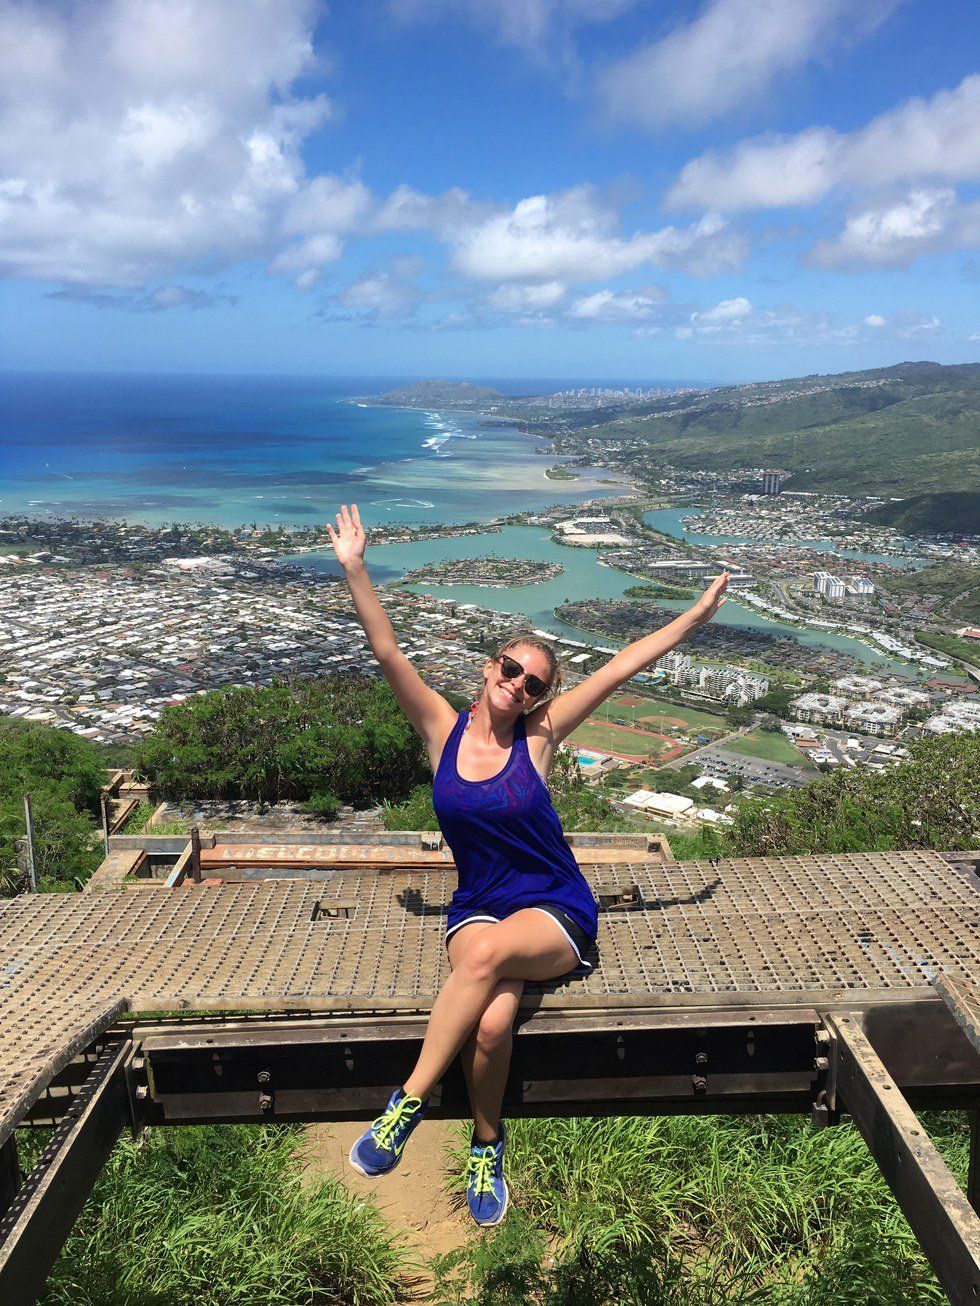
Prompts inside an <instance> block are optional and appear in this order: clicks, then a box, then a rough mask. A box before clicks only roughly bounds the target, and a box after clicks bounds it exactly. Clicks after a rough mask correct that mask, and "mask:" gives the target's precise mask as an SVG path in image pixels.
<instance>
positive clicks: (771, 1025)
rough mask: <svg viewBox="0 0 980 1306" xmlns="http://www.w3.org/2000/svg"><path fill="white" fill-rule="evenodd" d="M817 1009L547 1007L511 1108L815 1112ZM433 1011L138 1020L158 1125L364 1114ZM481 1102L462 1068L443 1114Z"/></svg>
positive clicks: (528, 1042) (515, 1083) (525, 1033)
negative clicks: (392, 1015)
mask: <svg viewBox="0 0 980 1306" xmlns="http://www.w3.org/2000/svg"><path fill="white" fill-rule="evenodd" d="M818 1026H819V1018H818V1017H817V1014H816V1012H814V1011H812V1010H810V1011H807V1010H805V1009H804V1010H802V1011H800V1012H798V1013H789V1012H786V1013H770V1014H768V1015H767V1016H766V1018H764V1019H760V1018H759V1017H758V1016H748V1015H746V1013H744V1012H743V1013H738V1012H690V1013H689V1012H673V1013H666V1012H659V1013H658V1012H644V1013H618V1017H617V1018H616V1019H615V1020H614V1021H613V1022H609V1020H608V1017H606V1018H602V1017H600V1018H599V1019H598V1020H589V1019H588V1017H587V1016H585V1015H583V1014H582V1013H576V1014H574V1015H573V1014H569V1015H566V1016H548V1015H546V1014H544V1013H539V1014H536V1015H534V1016H533V1018H531V1019H526V1020H524V1021H523V1022H522V1023H521V1024H519V1026H518V1030H517V1037H516V1038H515V1040H514V1053H513V1058H512V1063H511V1075H510V1078H509V1080H508V1084H507V1089H506V1094H505V1099H504V1100H505V1108H506V1110H507V1111H508V1112H509V1113H510V1114H511V1115H547V1114H553V1115H575V1114H583V1113H587V1114H592V1113H593V1112H595V1111H596V1110H597V1109H600V1107H602V1106H603V1105H604V1104H614V1107H615V1110H616V1111H617V1113H618V1114H631V1113H641V1114H645V1113H647V1112H649V1111H650V1110H656V1111H661V1110H669V1111H678V1110H687V1111H728V1110H738V1109H743V1110H746V1109H750V1108H754V1109H755V1110H762V1109H783V1110H787V1109H795V1110H797V1111H807V1110H809V1107H810V1105H811V1103H812V1102H813V1100H814V1098H815V1096H816V1094H817V1092H818V1091H819V1088H820V1087H821V1085H822V1078H821V1074H822V1072H821V1070H820V1068H819V1067H818V1065H817V1057H818V1055H820V1052H821V1049H820V1048H819V1047H818V1042H817V1032H818ZM424 1033H425V1021H424V1020H420V1019H415V1020H405V1019H401V1020H397V1022H396V1021H393V1020H379V1019H377V1018H373V1019H372V1018H361V1019H351V1018H349V1017H346V1018H345V1017H336V1018H334V1019H332V1020H330V1019H327V1020H324V1019H320V1020H311V1021H309V1022H303V1023H297V1022H289V1023H275V1022H267V1023H263V1024H260V1025H256V1026H250V1025H248V1024H247V1023H239V1024H237V1025H236V1024H235V1023H233V1022H229V1026H228V1027H227V1028H224V1029H222V1028H217V1027H215V1025H213V1024H206V1025H203V1026H201V1027H199V1028H197V1029H194V1028H187V1027H171V1028H170V1030H165V1031H161V1030H152V1031H146V1032H143V1031H136V1033H135V1037H136V1038H137V1039H138V1040H139V1044H140V1053H141V1054H142V1058H143V1063H144V1066H145V1075H146V1078H145V1087H146V1101H145V1103H144V1109H145V1113H146V1114H145V1119H146V1120H147V1122H148V1123H174V1124H177V1123H191V1122H196V1121H203V1120H207V1119H222V1120H235V1119H244V1120H262V1119H266V1120H268V1119H278V1120H311V1119H343V1118H348V1119H361V1118H363V1117H364V1116H365V1114H368V1115H371V1114H376V1112H377V1105H378V1100H379V1098H381V1097H384V1096H386V1095H387V1093H388V1092H389V1091H390V1089H391V1087H392V1086H393V1085H395V1084H397V1083H398V1082H400V1080H403V1079H404V1078H405V1077H406V1076H407V1075H408V1073H409V1072H410V1071H411V1068H412V1066H413V1064H414V1062H415V1060H416V1058H417V1056H418V1052H419V1049H420V1047H421V1042H422V1038H423V1036H424ZM468 1113H469V1104H468V1098H467V1094H466V1089H465V1085H464V1083H463V1079H462V1076H461V1074H460V1073H459V1071H458V1067H455V1066H454V1067H453V1068H452V1069H451V1071H450V1073H448V1074H447V1075H446V1077H445V1079H444V1081H443V1083H442V1085H441V1086H440V1088H439V1089H438V1090H437V1091H436V1092H435V1093H434V1094H433V1097H432V1100H431V1103H430V1114H432V1115H440V1116H447V1117H451V1116H459V1115H467V1114H468Z"/></svg>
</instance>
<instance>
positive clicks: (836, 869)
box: [0, 852, 980, 1143]
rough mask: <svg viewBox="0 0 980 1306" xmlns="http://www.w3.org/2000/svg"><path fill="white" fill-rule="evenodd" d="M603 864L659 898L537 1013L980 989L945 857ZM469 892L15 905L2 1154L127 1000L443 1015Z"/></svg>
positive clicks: (8, 923) (623, 916)
mask: <svg viewBox="0 0 980 1306" xmlns="http://www.w3.org/2000/svg"><path fill="white" fill-rule="evenodd" d="M586 855H587V854H585V853H584V852H583V854H582V860H583V862H584V861H585V857H586ZM584 869H585V872H586V875H587V876H588V877H589V878H590V879H591V880H592V881H593V883H597V882H602V883H604V884H609V883H610V882H613V883H615V884H618V885H622V886H626V885H629V884H636V885H638V886H639V888H640V893H641V899H642V904H643V905H642V906H641V907H640V908H636V909H631V910H610V911H605V912H603V913H601V914H600V932H599V941H598V954H599V957H598V963H599V964H598V966H597V968H596V970H595V972H594V973H593V974H592V975H591V976H590V977H588V978H587V979H585V980H572V981H569V982H567V983H563V984H551V985H545V986H543V987H536V991H535V992H534V993H533V994H531V993H530V991H529V1000H530V1001H533V1002H534V1003H535V1004H537V1003H538V1002H540V1003H541V1004H542V1005H545V1006H550V1007H558V1008H572V1009H577V1008H587V1009H595V1008H616V1007H636V1006H665V1005H677V1004H685V1003H686V1004H694V1003H697V1004H699V1005H703V1006H717V1005H725V1004H726V1003H727V1004H731V1003H736V1002H737V1003H745V1002H748V1001H751V1000H753V999H755V998H760V997H761V996H762V995H764V996H765V1000H766V1002H767V1003H768V1004H770V1005H772V1004H773V1003H776V1004H779V1003H784V1004H787V1005H788V1004H791V1003H796V1004H797V1005H812V1004H813V1003H814V1002H816V1001H820V1000H822V1001H833V1000H834V998H835V995H836V998H838V999H839V998H840V997H841V996H846V997H847V999H848V1001H851V1000H852V999H853V1001H855V1002H857V1001H858V999H859V998H860V997H861V995H864V997H865V999H866V1000H869V1001H873V1000H874V995H876V994H877V995H879V1000H880V999H882V998H884V997H890V998H891V999H892V1000H894V999H895V998H897V997H901V996H903V995H906V996H912V995H913V994H914V993H915V992H916V991H918V992H919V994H920V996H921V995H922V994H923V992H925V993H928V992H929V991H930V984H931V983H932V981H933V980H934V979H935V978H936V976H937V974H938V973H939V972H942V973H944V974H945V975H947V976H948V977H949V978H950V979H951V980H952V981H953V982H954V983H957V984H959V985H961V986H965V988H966V989H967V990H971V989H974V988H975V987H976V986H977V985H978V984H980V882H978V880H977V878H976V876H975V875H974V874H973V873H972V871H970V870H969V869H967V868H965V867H963V866H956V865H953V864H951V863H950V862H949V861H947V860H945V859H944V858H942V857H940V856H939V855H938V854H935V853H929V852H905V853H902V852H897V853H871V854H860V855H853V856H824V857H779V858H753V859H732V860H724V861H719V862H717V863H715V862H703V861H698V862H688V863H670V862H666V863H660V864H657V863H631V862H627V861H624V862H620V863H617V864H616V865H615V866H609V865H603V866H602V867H601V868H598V869H590V868H589V866H588V865H585V866H584ZM454 882H455V873H454V871H453V870H452V869H451V868H446V869H443V868H441V867H435V868H433V867H426V868H417V869H411V868H409V869H404V868H402V869H390V870H389V869H384V870H381V871H378V870H370V871H366V870H365V871H360V870H357V869H353V870H350V869H346V870H344V871H341V872H330V873H329V878H327V879H325V880H317V881H306V880H304V881H296V880H290V881H275V880H270V881H264V882H256V883H244V884H240V885H228V886H223V887H212V886H206V885H205V886H190V885H184V886H183V887H181V888H178V889H167V888H164V887H162V886H152V887H146V888H140V889H124V890H118V891H110V892H103V893H99V894H85V895H69V894H65V895H53V894H52V895H30V896H23V897H19V898H16V899H12V900H9V901H6V902H4V903H2V904H0V1066H2V1070H0V1143H2V1142H3V1141H4V1139H5V1138H6V1137H8V1136H9V1134H10V1132H11V1130H12V1129H13V1128H14V1127H15V1125H16V1124H17V1122H18V1121H19V1120H20V1119H21V1118H22V1117H23V1115H24V1113H25V1112H26V1111H27V1110H28V1109H29V1108H30V1106H31V1105H32V1103H33V1102H34V1101H35V1100H36V1098H37V1096H38V1095H39V1094H40V1092H41V1091H42V1090H43V1088H44V1086H45V1084H46V1083H47V1082H48V1081H49V1080H50V1078H51V1076H52V1074H55V1073H57V1071H58V1070H59V1069H60V1068H61V1067H62V1066H64V1065H65V1064H66V1063H67V1062H68V1061H69V1060H70V1059H71V1058H72V1057H73V1056H75V1055H76V1054H77V1052H78V1051H79V1050H80V1049H81V1048H82V1047H84V1046H86V1045H87V1044H88V1043H90V1042H91V1040H92V1039H93V1038H94V1037H95V1036H96V1035H97V1034H98V1033H99V1032H100V1031H101V1030H102V1029H104V1028H106V1027H107V1026H108V1025H109V1024H110V1023H111V1022H112V1021H113V1020H114V1019H116V1017H117V1016H118V1014H119V1013H120V1011H122V1010H125V1009H126V1008H129V1009H133V1010H169V1009H172V1008H186V1007H194V1008H202V1009H212V1008H213V1009H218V1010H235V1009H243V1008H248V1009H256V1008H258V1009H269V1010H281V1011H286V1010H304V1011H329V1010H337V1009H343V1010H359V1011H371V1010H375V1011H376V1010H400V1011H424V1010H426V1009H427V1008H428V1007H429V1005H430V1004H431V1002H432V999H433V998H434V996H435V994H436V993H437V992H438V990H439V987H440V985H441V983H442V982H443V980H444V979H445V977H446V975H447V974H448V964H447V960H446V954H445V948H444V944H443V940H442V932H443V931H442V927H443V917H444V913H445V908H446V904H447V903H448V900H449V896H450V894H451V892H452V888H453V885H454ZM330 910H337V911H340V912H344V911H347V912H348V913H349V914H348V915H346V916H344V915H338V916H331V915H330V914H329V911H330ZM531 987H535V986H529V990H530V988H531Z"/></svg>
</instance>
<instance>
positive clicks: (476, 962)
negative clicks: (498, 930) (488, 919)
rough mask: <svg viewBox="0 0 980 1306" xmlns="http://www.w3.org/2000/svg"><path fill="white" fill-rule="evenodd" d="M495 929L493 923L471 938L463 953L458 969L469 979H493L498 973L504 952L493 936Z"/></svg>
mask: <svg viewBox="0 0 980 1306" xmlns="http://www.w3.org/2000/svg"><path fill="white" fill-rule="evenodd" d="M494 929H495V927H494V926H492V925H491V926H489V927H488V928H487V929H485V930H481V931H480V933H479V934H478V935H477V936H476V937H475V938H474V939H471V940H470V942H469V944H468V946H467V948H466V951H465V952H464V953H463V956H462V959H461V961H460V963H459V966H458V967H457V969H458V970H460V971H462V972H463V974H465V975H466V976H467V977H468V978H469V979H473V980H486V979H491V978H492V977H493V976H495V975H496V974H497V973H498V968H499V966H500V963H501V961H502V959H503V953H502V951H501V949H500V948H499V947H498V946H497V943H496V941H495V939H494V937H493V936H494Z"/></svg>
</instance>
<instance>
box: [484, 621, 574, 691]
mask: <svg viewBox="0 0 980 1306" xmlns="http://www.w3.org/2000/svg"><path fill="white" fill-rule="evenodd" d="M520 644H523V645H525V646H526V647H527V648H536V649H538V650H539V651H540V652H541V653H543V654H544V655H545V657H546V658H547V659H548V688H547V690H546V691H545V693H543V694H542V695H541V697H540V698H539V699H536V700H535V702H534V706H535V707H537V706H538V705H539V704H541V703H544V702H546V701H547V699H548V698H549V697H552V696H555V695H557V694H560V693H561V663H560V662H559V660H558V654H557V653H556V652H555V650H554V646H553V645H551V644H549V643H548V641H547V640H546V639H542V638H541V637H540V635H535V634H534V633H533V632H532V631H529V630H528V631H523V630H521V631H518V632H517V633H516V634H514V635H511V636H509V637H508V638H507V639H505V640H504V642H503V643H502V644H501V645H500V646H499V648H498V649H497V651H496V652H495V653H491V654H490V661H491V662H496V661H497V659H498V658H500V657H503V655H504V654H505V653H508V652H509V651H510V650H511V649H512V648H517V647H518V645H520ZM486 683H487V682H486V681H485V680H484V681H483V683H482V684H481V686H480V690H479V693H478V694H477V696H476V698H475V700H474V706H475V705H476V703H479V701H480V699H481V698H482V696H483V691H484V689H485V688H486Z"/></svg>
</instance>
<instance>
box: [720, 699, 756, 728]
mask: <svg viewBox="0 0 980 1306" xmlns="http://www.w3.org/2000/svg"><path fill="white" fill-rule="evenodd" d="M725 720H726V721H727V722H728V724H729V725H730V726H734V727H735V728H736V729H738V728H740V727H741V726H747V725H748V724H749V722H750V721H751V720H752V709H751V708H750V707H735V705H734V704H733V705H732V706H731V707H730V708H729V709H728V711H727V712H726V713H725Z"/></svg>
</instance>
